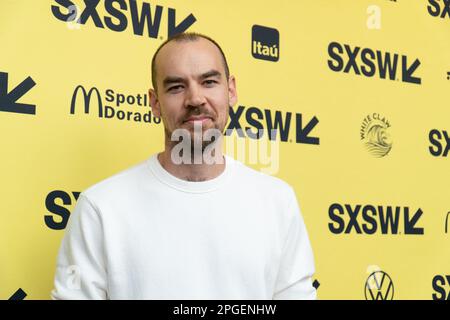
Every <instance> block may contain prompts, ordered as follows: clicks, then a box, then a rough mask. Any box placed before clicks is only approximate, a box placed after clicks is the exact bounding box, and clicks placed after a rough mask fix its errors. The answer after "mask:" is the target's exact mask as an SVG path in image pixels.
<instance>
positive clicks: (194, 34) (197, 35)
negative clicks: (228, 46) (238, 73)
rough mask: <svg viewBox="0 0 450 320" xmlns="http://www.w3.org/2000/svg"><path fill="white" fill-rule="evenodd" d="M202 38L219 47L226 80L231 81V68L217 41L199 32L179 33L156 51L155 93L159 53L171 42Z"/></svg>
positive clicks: (154, 69)
mask: <svg viewBox="0 0 450 320" xmlns="http://www.w3.org/2000/svg"><path fill="white" fill-rule="evenodd" d="M200 38H203V39H206V40H208V41H210V42H212V43H213V44H214V45H215V46H216V47H217V49H219V51H220V54H221V55H222V62H223V66H224V68H225V77H226V79H227V81H228V79H229V77H230V70H229V68H228V62H227V58H226V57H225V54H224V53H223V50H222V48H221V47H220V45H219V44H218V43H217V42H216V41H215V40H213V39H212V38H210V37H208V36H206V35H204V34H201V33H197V32H182V33H178V34H176V35H175V36H173V37H170V38H168V39H167V40H166V41H164V42H163V43H162V44H161V45H160V46H159V47H158V49H156V52H155V54H154V55H153V58H152V85H153V88H154V89H155V91H156V90H157V87H156V66H155V60H156V56H157V55H158V53H159V51H160V50H161V49H162V48H163V47H164V46H165V45H166V44H168V43H169V42H172V41H176V42H183V41H196V40H198V39H200Z"/></svg>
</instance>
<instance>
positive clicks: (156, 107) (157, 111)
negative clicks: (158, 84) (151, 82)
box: [148, 89, 161, 118]
mask: <svg viewBox="0 0 450 320" xmlns="http://www.w3.org/2000/svg"><path fill="white" fill-rule="evenodd" d="M148 96H149V97H150V105H151V106H152V113H153V115H154V116H155V117H158V118H160V117H161V107H160V104H159V100H158V96H157V94H156V91H155V90H154V89H149V90H148Z"/></svg>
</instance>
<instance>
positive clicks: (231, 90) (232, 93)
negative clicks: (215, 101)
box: [228, 76, 237, 107]
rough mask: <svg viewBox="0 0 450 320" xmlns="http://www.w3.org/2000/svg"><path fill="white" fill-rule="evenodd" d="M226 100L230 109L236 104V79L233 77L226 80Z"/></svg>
mask: <svg viewBox="0 0 450 320" xmlns="http://www.w3.org/2000/svg"><path fill="white" fill-rule="evenodd" d="M228 100H229V104H230V107H232V106H234V105H235V104H236V103H237V91H236V79H235V78H234V76H230V78H229V79H228Z"/></svg>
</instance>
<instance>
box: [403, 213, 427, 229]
mask: <svg viewBox="0 0 450 320" xmlns="http://www.w3.org/2000/svg"><path fill="white" fill-rule="evenodd" d="M422 214H423V211H422V209H420V208H419V209H418V210H417V211H416V213H415V214H414V216H413V217H412V218H411V219H410V218H409V208H408V207H406V208H405V234H424V231H423V228H418V227H416V223H417V221H419V219H420V217H421V216H422Z"/></svg>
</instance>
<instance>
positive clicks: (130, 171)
mask: <svg viewBox="0 0 450 320" xmlns="http://www.w3.org/2000/svg"><path fill="white" fill-rule="evenodd" d="M147 165H148V160H144V161H141V162H139V163H137V164H135V165H133V166H130V167H128V168H126V169H123V170H122V171H119V172H117V173H115V174H114V175H112V176H109V177H107V178H105V179H103V180H101V181H99V182H97V183H95V184H93V185H91V186H89V187H88V188H86V189H85V190H84V191H83V192H82V194H83V195H84V196H85V197H88V198H90V199H92V200H93V199H103V198H109V199H111V198H112V197H114V196H115V195H117V194H121V193H126V192H128V191H131V189H133V187H134V186H136V184H138V183H139V180H140V179H142V178H143V177H144V176H145V175H146V174H149V173H148V170H149V169H148V167H147Z"/></svg>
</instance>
